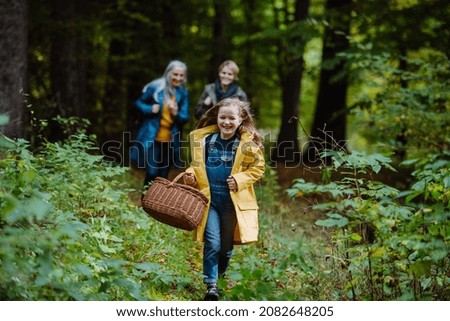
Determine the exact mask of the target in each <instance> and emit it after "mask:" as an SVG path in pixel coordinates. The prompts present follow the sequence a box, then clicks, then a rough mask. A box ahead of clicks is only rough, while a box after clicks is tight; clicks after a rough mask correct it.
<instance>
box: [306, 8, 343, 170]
mask: <svg viewBox="0 0 450 321" xmlns="http://www.w3.org/2000/svg"><path fill="white" fill-rule="evenodd" d="M351 3H352V0H327V2H326V4H325V10H326V12H325V14H326V16H327V20H328V24H327V25H326V27H325V32H324V36H323V49H322V66H321V71H320V82H319V92H318V97H317V103H316V110H315V115H314V121H313V126H312V130H311V137H312V140H311V141H310V147H309V148H308V159H307V161H308V162H316V161H318V152H321V151H323V150H325V149H332V148H336V147H340V148H345V145H346V144H345V139H346V129H347V118H346V116H347V112H346V96H347V88H348V79H347V75H346V62H345V61H344V59H343V58H339V56H338V55H339V53H342V52H345V51H347V50H348V49H349V40H348V35H349V31H350V13H351ZM336 144H337V145H339V146H336Z"/></svg>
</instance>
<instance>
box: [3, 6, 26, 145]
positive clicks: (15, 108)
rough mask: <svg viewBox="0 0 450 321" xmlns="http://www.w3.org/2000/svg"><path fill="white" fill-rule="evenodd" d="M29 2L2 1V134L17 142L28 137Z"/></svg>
mask: <svg viewBox="0 0 450 321" xmlns="http://www.w3.org/2000/svg"><path fill="white" fill-rule="evenodd" d="M27 39H28V1H27V0H15V1H6V0H2V1H0V43H1V47H0V116H2V115H7V116H8V118H9V121H8V123H7V124H3V125H2V123H0V133H2V134H4V135H6V136H9V137H14V138H19V137H22V138H23V137H25V123H26V119H27V117H26V113H25V103H24V94H26V90H27V89H26V74H27V47H28V40H27Z"/></svg>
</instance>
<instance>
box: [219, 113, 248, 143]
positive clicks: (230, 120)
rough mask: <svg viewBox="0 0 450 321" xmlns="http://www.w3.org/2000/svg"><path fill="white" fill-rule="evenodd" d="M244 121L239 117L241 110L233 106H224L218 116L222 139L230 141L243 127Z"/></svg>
mask: <svg viewBox="0 0 450 321" xmlns="http://www.w3.org/2000/svg"><path fill="white" fill-rule="evenodd" d="M241 123H242V119H241V116H240V115H239V108H237V107H233V106H223V107H221V108H220V109H219V112H218V114H217V125H218V126H219V130H220V138H222V139H230V138H231V137H233V136H234V134H235V133H236V130H237V129H238V127H239V126H240V125H241Z"/></svg>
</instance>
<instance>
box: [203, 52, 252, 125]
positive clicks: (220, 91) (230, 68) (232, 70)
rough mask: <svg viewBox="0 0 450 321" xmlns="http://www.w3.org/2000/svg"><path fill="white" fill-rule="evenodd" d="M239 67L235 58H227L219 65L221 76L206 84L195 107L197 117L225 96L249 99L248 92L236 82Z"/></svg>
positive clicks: (243, 99)
mask: <svg viewBox="0 0 450 321" xmlns="http://www.w3.org/2000/svg"><path fill="white" fill-rule="evenodd" d="M238 75H239V67H238V65H237V64H236V63H235V62H234V61H233V60H225V61H224V62H223V63H222V64H221V65H220V67H219V78H218V79H217V80H216V81H215V82H214V83H211V84H208V85H206V86H205V89H204V90H203V93H202V95H201V96H200V99H199V101H198V103H197V105H196V107H195V118H197V119H200V118H201V117H202V116H203V115H204V114H205V113H206V111H207V110H208V109H210V108H211V107H212V106H214V105H215V104H217V103H218V102H219V101H221V100H222V99H225V98H230V97H237V98H239V99H240V100H242V101H247V100H248V99H247V94H246V93H245V92H244V91H243V90H242V88H241V87H239V86H238V85H237V83H236V81H237V80H238Z"/></svg>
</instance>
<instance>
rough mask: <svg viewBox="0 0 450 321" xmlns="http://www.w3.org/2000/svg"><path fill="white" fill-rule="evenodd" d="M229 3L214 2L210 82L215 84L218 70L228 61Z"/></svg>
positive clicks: (222, 1) (218, 0)
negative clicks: (226, 27)
mask: <svg viewBox="0 0 450 321" xmlns="http://www.w3.org/2000/svg"><path fill="white" fill-rule="evenodd" d="M228 2H229V1H227V0H214V12H215V15H214V26H213V41H212V43H213V47H212V56H211V59H210V69H209V76H208V81H209V82H213V81H214V80H215V79H216V78H217V72H218V71H217V70H218V68H219V66H220V64H221V63H222V62H223V61H224V60H225V59H227V58H228V57H226V55H227V54H228V49H229V48H228V38H227V36H226V30H225V26H226V24H227V20H228V15H229V3H228Z"/></svg>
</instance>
